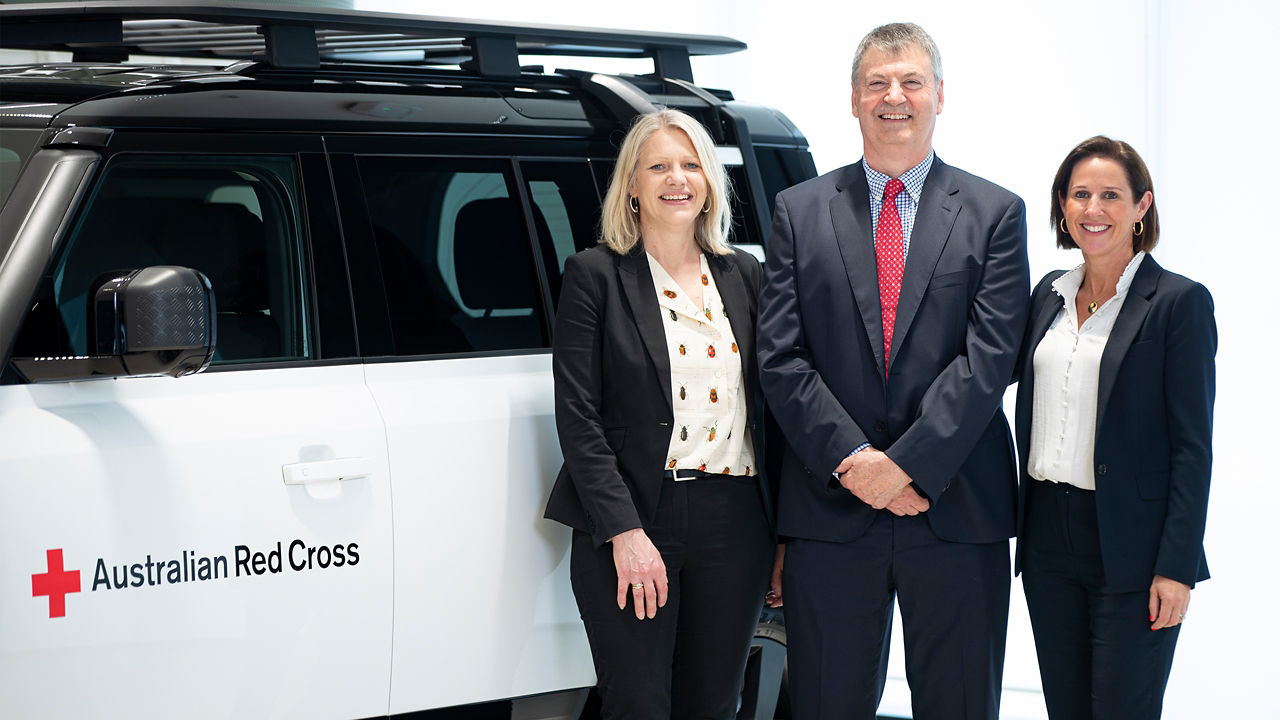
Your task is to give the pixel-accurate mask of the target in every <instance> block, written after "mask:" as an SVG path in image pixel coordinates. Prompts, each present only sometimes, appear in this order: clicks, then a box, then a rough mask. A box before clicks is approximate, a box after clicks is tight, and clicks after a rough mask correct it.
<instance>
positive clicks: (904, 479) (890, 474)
mask: <svg viewBox="0 0 1280 720" xmlns="http://www.w3.org/2000/svg"><path fill="white" fill-rule="evenodd" d="M836 472H837V473H839V475H840V484H841V485H843V486H844V488H845V489H846V490H848V491H849V492H851V493H853V494H854V495H855V496H857V498H858V499H859V500H861V501H862V502H864V503H866V504H868V505H870V506H871V507H873V508H875V509H877V510H883V509H884V508H886V507H888V506H889V503H891V502H893V501H894V500H895V499H898V498H900V497H901V496H902V493H903V491H904V490H905V491H907V492H909V493H911V494H912V495H915V491H914V490H912V489H910V488H908V487H907V486H908V485H910V484H911V477H910V476H909V475H907V474H906V473H905V472H903V471H902V468H900V467H898V464H897V463H895V462H894V461H893V460H891V459H889V456H888V455H885V454H884V453H882V452H880V451H879V450H876V449H874V448H867V449H866V450H863V451H862V452H858V453H854V454H853V455H850V456H849V457H847V458H845V459H844V460H842V461H841V462H840V465H839V466H837V467H836ZM917 497H918V496H917ZM919 499H920V500H924V498H919ZM906 506H907V504H906V501H905V499H904V500H903V502H902V503H899V504H898V507H899V509H904V508H905V507H906ZM910 506H911V507H917V504H915V503H911V504H910ZM924 509H926V510H927V509H928V503H927V502H926V504H925V508H924ZM916 512H921V511H920V510H917V511H916ZM897 514H906V513H897ZM910 514H912V515H914V514H916V513H910Z"/></svg>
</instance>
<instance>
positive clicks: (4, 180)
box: [0, 128, 41, 205]
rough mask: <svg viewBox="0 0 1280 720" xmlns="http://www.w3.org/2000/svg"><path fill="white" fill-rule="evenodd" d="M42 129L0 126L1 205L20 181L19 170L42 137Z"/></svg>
mask: <svg viewBox="0 0 1280 720" xmlns="http://www.w3.org/2000/svg"><path fill="white" fill-rule="evenodd" d="M40 133H41V131H40V130H26V129H21V130H19V129H14V128H0V205H4V202H5V200H8V199H9V192H10V191H11V190H13V185H14V183H16V182H17V181H18V171H19V170H21V169H22V163H23V161H24V160H25V159H26V157H27V155H29V154H31V150H32V149H33V148H35V146H36V142H37V141H38V140H39V139H40Z"/></svg>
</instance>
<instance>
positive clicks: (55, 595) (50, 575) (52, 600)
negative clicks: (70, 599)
mask: <svg viewBox="0 0 1280 720" xmlns="http://www.w3.org/2000/svg"><path fill="white" fill-rule="evenodd" d="M45 555H46V556H47V558H48V567H49V572H43V573H36V574H35V575H32V576H31V597H40V596H41V595H47V596H49V617H51V618H56V617H65V616H66V614H67V593H77V592H80V571H79V570H63V569H62V548H58V549H57V550H46V551H45Z"/></svg>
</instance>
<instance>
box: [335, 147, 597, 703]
mask: <svg viewBox="0 0 1280 720" xmlns="http://www.w3.org/2000/svg"><path fill="white" fill-rule="evenodd" d="M473 145H474V147H468V146H467V145H466V144H465V143H462V142H453V143H450V144H449V146H448V147H447V148H446V147H438V148H432V147H431V146H430V145H429V144H428V143H425V142H421V141H418V140H410V139H406V140H405V141H404V142H398V141H396V140H395V139H394V138H382V139H378V140H376V141H357V140H355V139H345V140H330V143H329V147H330V149H331V150H333V151H334V153H335V155H334V157H333V163H334V169H335V178H339V180H338V186H339V196H340V198H342V201H343V206H342V207H343V217H344V229H345V231H346V236H347V238H348V240H349V243H350V246H351V254H352V260H351V263H352V266H353V268H354V267H356V266H358V265H359V264H360V259H359V257H360V255H361V253H360V252H358V251H357V250H356V245H357V241H356V240H355V238H359V237H366V238H367V245H368V248H367V254H368V256H369V257H370V258H371V259H370V261H369V263H370V265H372V266H373V267H372V268H371V273H370V274H371V275H373V276H376V277H377V278H378V281H377V283H376V287H372V288H371V289H370V291H369V292H367V293H362V292H361V291H360V288H359V285H360V284H359V283H358V282H357V283H356V284H357V288H356V304H357V313H358V314H359V315H360V316H361V317H362V318H365V319H364V320H363V321H362V322H361V326H360V330H361V347H362V350H364V351H365V354H366V361H367V363H368V367H367V377H368V382H369V386H370V388H371V389H372V391H373V394H374V397H375V399H376V401H377V403H378V407H379V409H380V410H381V412H382V414H383V417H384V418H385V420H386V422H387V428H388V443H389V448H390V457H391V472H392V481H393V486H394V492H395V497H396V507H395V545H396V571H395V574H396V582H395V587H396V589H395V595H396V603H395V606H396V613H395V638H396V640H395V649H394V662H393V669H392V691H391V710H392V712H403V711H408V710H412V709H421V708H435V707H447V706H454V705H459V704H464V703H474V702H480V701H488V700H495V699H502V698H512V697H520V696H527V695H534V694H540V693H548V692H552V691H557V690H565V689H568V688H579V687H586V686H590V685H592V684H594V682H595V677H594V672H593V669H592V665H591V659H590V653H589V650H588V648H587V644H586V637H585V634H584V632H583V629H582V623H581V621H580V620H579V618H578V613H577V606H576V604H575V602H574V599H573V596H572V593H571V591H570V584H569V576H568V549H569V531H568V529H567V528H565V527H563V526H561V525H558V524H556V523H552V522H549V521H546V520H543V519H542V517H541V516H542V508H543V506H544V504H545V502H546V496H547V493H548V492H549V490H550V486H551V482H552V480H553V479H554V478H555V475H556V473H557V472H558V470H559V467H560V463H561V457H560V450H559V443H558V441H557V439H556V434H555V424H554V414H553V398H552V379H551V355H550V350H549V348H550V342H549V337H550V334H549V330H550V312H549V307H550V298H551V297H552V294H553V291H554V287H553V283H556V284H558V281H559V272H560V270H559V269H560V267H561V265H562V264H563V256H565V255H567V254H569V253H572V252H573V251H574V249H575V243H585V242H590V241H591V240H590V236H591V233H592V229H593V228H594V224H595V221H596V216H597V212H598V211H597V208H598V199H597V197H596V191H595V185H594V182H593V181H592V178H591V174H590V169H589V167H588V165H587V162H586V160H584V159H581V158H579V159H577V160H576V161H572V160H566V161H563V162H562V163H558V164H557V163H552V164H553V165H556V167H558V168H559V169H561V170H563V172H561V173H559V174H557V173H554V172H551V171H546V170H545V168H539V169H537V170H536V171H531V172H530V173H529V174H528V176H526V174H525V173H523V172H521V169H522V165H521V164H520V163H518V162H516V160H515V159H514V158H513V157H510V156H496V155H494V154H492V144H489V145H485V146H481V145H480V144H474V143H473ZM433 150H434V151H435V152H434V154H432V151H433ZM548 162H550V161H548ZM531 233H536V237H537V238H539V242H538V243H536V244H535V243H533V242H531V240H530V238H531ZM544 271H546V272H549V273H550V276H547V275H544V274H543V273H544ZM372 284H373V283H371V285H372ZM361 306H364V307H365V308H366V309H367V308H369V307H370V306H374V308H375V310H376V311H369V312H368V313H367V315H368V317H366V312H365V311H363V310H361V309H360V308H361ZM375 316H380V317H381V318H382V320H381V326H380V325H379V323H378V322H375V320H374V317H375Z"/></svg>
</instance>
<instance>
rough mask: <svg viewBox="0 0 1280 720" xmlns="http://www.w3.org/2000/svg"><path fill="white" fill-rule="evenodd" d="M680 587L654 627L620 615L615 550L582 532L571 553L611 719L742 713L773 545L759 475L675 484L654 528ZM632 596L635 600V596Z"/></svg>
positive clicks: (631, 611) (703, 719) (667, 488)
mask: <svg viewBox="0 0 1280 720" xmlns="http://www.w3.org/2000/svg"><path fill="white" fill-rule="evenodd" d="M645 531H646V532H647V533H648V535H649V538H650V539H651V540H652V541H653V544H654V545H655V546H656V547H657V548H658V551H659V552H661V553H662V560H663V562H664V563H665V564H666V566H667V580H668V583H669V586H670V590H669V592H668V595H667V604H666V606H665V607H663V608H660V609H659V610H658V614H657V615H656V616H655V617H654V618H653V619H652V620H637V619H636V615H635V608H634V606H633V605H632V604H631V603H632V602H633V601H632V600H631V599H628V602H627V607H626V609H625V610H619V609H618V603H617V595H618V574H617V570H616V569H615V567H614V564H613V546H612V545H608V544H606V545H604V546H603V547H600V548H596V547H594V546H593V543H592V541H591V536H590V535H588V534H586V533H583V532H576V531H575V532H574V534H573V549H572V551H571V556H570V576H571V577H572V580H573V594H574V596H575V597H576V598H577V601H578V610H579V612H580V613H581V614H582V620H583V623H584V624H585V625H586V629H587V640H588V641H589V642H590V644H591V656H592V660H593V661H594V663H595V667H596V678H597V688H598V690H599V693H600V699H601V714H602V716H603V717H604V718H605V719H606V720H611V719H613V718H651V719H653V720H667V718H690V719H694V718H697V719H699V720H712V719H714V720H724V719H726V718H732V717H733V716H734V714H735V713H736V711H737V705H738V695H739V693H741V691H742V678H743V672H744V671H745V669H746V662H747V652H748V650H749V648H750V644H751V638H752V636H753V634H754V630H755V627H756V623H757V622H758V620H759V618H760V609H761V607H762V606H763V605H764V594H765V591H766V590H767V589H768V585H769V571H770V568H771V564H772V560H773V540H772V536H771V533H770V531H769V523H768V520H767V519H766V517H765V513H764V508H763V506H762V503H761V500H760V490H759V485H758V483H757V481H756V479H755V478H745V477H733V476H721V475H715V476H708V477H701V478H695V479H693V480H684V481H679V482H677V481H673V480H665V481H663V486H662V495H661V498H660V500H659V502H658V509H657V512H656V514H655V517H654V521H653V524H652V526H651V527H648V528H646V529H645ZM628 595H630V594H628Z"/></svg>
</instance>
